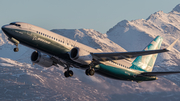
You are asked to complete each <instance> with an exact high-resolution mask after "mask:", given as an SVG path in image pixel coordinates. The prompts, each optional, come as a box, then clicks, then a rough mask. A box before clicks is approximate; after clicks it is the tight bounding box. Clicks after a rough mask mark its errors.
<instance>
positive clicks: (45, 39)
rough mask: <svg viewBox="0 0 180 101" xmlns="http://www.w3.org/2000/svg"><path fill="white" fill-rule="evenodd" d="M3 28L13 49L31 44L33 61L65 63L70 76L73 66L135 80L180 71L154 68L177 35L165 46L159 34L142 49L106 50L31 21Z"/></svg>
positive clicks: (55, 63) (63, 64) (40, 63)
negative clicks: (90, 45)
mask: <svg viewBox="0 0 180 101" xmlns="http://www.w3.org/2000/svg"><path fill="white" fill-rule="evenodd" d="M1 29H2V31H3V33H4V34H5V35H6V36H7V37H8V39H9V41H11V42H13V43H14V45H15V46H16V47H15V48H14V52H18V51H19V48H18V45H19V44H22V45H25V46H27V47H29V48H32V49H34V50H35V51H34V52H33V53H32V54H31V61H32V63H33V64H37V65H40V66H43V67H51V66H57V67H64V69H66V71H65V72H64V76H65V77H67V78H68V77H72V76H73V75H74V73H73V71H72V70H71V68H72V67H75V68H79V69H84V70H85V74H86V75H88V76H93V75H94V73H97V74H100V75H103V76H106V77H109V78H113V79H118V80H128V81H136V82H142V81H151V80H156V79H157V76H162V75H169V74H176V73H180V71H173V72H172V71H170V72H169V71H167V72H152V70H153V67H154V64H155V61H156V58H157V55H158V53H164V52H168V51H170V50H171V48H172V47H173V46H174V45H175V44H176V42H177V41H178V39H176V40H175V41H174V42H173V43H172V44H171V45H170V46H169V47H167V48H165V49H161V48H160V47H161V43H162V41H163V38H162V37H160V36H157V37H156V38H155V39H154V40H153V41H152V42H151V43H150V44H149V45H148V46H147V47H146V48H145V49H144V50H143V51H132V52H108V53H107V52H102V51H100V50H98V49H94V48H92V47H89V46H87V45H84V44H82V43H79V42H77V41H74V40H72V39H69V38H67V37H64V36H62V35H59V34H56V33H54V32H51V31H49V30H46V29H43V28H41V27H37V26H34V25H32V24H28V23H23V22H12V23H10V24H7V25H4V26H2V28H1ZM134 58H135V59H134ZM131 59H134V61H131Z"/></svg>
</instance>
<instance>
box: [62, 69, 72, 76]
mask: <svg viewBox="0 0 180 101" xmlns="http://www.w3.org/2000/svg"><path fill="white" fill-rule="evenodd" d="M64 76H65V77H72V76H73V71H72V70H69V71H65V72H64Z"/></svg>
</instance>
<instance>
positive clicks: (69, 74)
mask: <svg viewBox="0 0 180 101" xmlns="http://www.w3.org/2000/svg"><path fill="white" fill-rule="evenodd" d="M69 68H70V65H67V64H66V65H65V69H67V71H65V72H64V76H65V77H67V78H68V77H72V76H73V74H74V73H73V71H72V70H69ZM94 73H95V70H94V68H93V65H90V66H89V68H88V69H86V71H85V74H86V75H88V76H93V75H94Z"/></svg>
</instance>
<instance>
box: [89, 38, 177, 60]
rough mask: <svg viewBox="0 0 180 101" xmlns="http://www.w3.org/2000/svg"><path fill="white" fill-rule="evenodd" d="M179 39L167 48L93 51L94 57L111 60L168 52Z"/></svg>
mask: <svg viewBox="0 0 180 101" xmlns="http://www.w3.org/2000/svg"><path fill="white" fill-rule="evenodd" d="M177 41H178V39H176V40H175V41H174V42H173V43H172V44H171V45H170V46H169V47H168V48H166V49H158V50H144V51H136V52H114V53H112V52H111V53H91V55H92V56H93V59H95V60H97V61H109V60H120V59H128V58H134V57H137V56H143V55H150V54H157V53H162V52H168V51H169V50H170V49H171V48H172V47H173V46H174V45H175V43H176V42H177Z"/></svg>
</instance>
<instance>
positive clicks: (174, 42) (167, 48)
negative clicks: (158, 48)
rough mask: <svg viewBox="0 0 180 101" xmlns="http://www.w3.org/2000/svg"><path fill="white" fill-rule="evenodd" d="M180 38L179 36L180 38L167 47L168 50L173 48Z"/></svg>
mask: <svg viewBox="0 0 180 101" xmlns="http://www.w3.org/2000/svg"><path fill="white" fill-rule="evenodd" d="M178 40H179V38H178V39H176V40H175V41H174V42H173V43H172V44H171V45H170V46H169V47H168V48H166V49H167V50H171V48H172V47H173V46H174V45H175V44H176V42H177V41H178Z"/></svg>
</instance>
